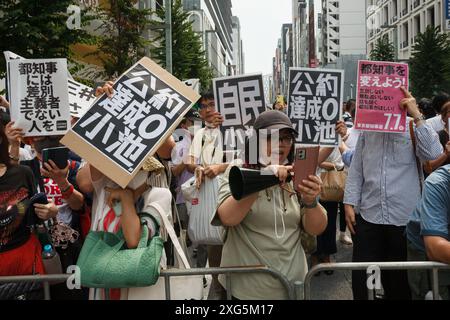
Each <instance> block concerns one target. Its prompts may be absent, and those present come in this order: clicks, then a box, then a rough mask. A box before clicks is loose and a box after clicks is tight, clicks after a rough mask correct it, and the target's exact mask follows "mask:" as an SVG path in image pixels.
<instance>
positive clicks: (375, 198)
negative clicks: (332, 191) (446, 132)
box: [344, 124, 443, 226]
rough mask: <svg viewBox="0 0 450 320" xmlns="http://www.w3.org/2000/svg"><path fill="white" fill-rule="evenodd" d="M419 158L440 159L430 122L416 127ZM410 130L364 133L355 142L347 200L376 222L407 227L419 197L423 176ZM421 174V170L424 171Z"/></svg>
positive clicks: (346, 202)
mask: <svg viewBox="0 0 450 320" xmlns="http://www.w3.org/2000/svg"><path fill="white" fill-rule="evenodd" d="M414 131H415V134H416V140H417V157H418V158H419V159H420V160H421V161H426V160H433V159H436V158H438V157H439V156H440V155H441V154H442V152H443V149H442V146H441V144H440V142H439V138H438V136H437V134H436V132H434V130H433V129H432V128H431V127H430V126H429V125H427V124H423V125H421V126H420V127H418V128H415V129H414ZM413 150H414V149H413V145H412V142H411V138H410V134H409V131H407V132H405V133H379V132H363V133H362V134H361V136H360V138H359V141H358V144H357V145H356V150H355V154H354V156H353V160H352V163H351V166H350V170H349V175H348V178H347V183H346V187H345V197H344V203H345V204H349V205H353V206H355V207H358V210H359V211H360V212H359V213H360V214H361V216H362V217H363V218H364V220H366V221H368V222H370V223H373V224H384V225H395V226H405V225H406V223H407V222H408V218H409V216H410V214H411V213H412V212H413V210H414V208H415V205H416V201H417V200H418V199H419V198H420V179H421V178H419V172H418V169H417V165H416V158H415V156H414V151H413ZM421 174H422V172H421Z"/></svg>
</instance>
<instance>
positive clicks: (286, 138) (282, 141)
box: [278, 136, 294, 146]
mask: <svg viewBox="0 0 450 320" xmlns="http://www.w3.org/2000/svg"><path fill="white" fill-rule="evenodd" d="M278 140H279V141H280V144H284V145H287V146H292V144H293V143H294V138H293V137H292V136H284V137H279V139H278Z"/></svg>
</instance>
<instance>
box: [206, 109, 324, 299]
mask: <svg viewBox="0 0 450 320" xmlns="http://www.w3.org/2000/svg"><path fill="white" fill-rule="evenodd" d="M254 129H255V131H256V133H257V142H258V148H257V149H258V154H257V155H256V156H255V155H251V154H249V150H251V148H246V161H245V162H246V163H242V161H241V160H236V161H234V162H233V163H232V164H231V165H230V166H229V168H228V169H227V171H226V172H225V174H224V175H223V177H222V179H221V181H220V185H219V199H218V200H219V201H218V203H219V204H218V207H217V212H216V214H215V216H214V218H213V220H212V224H213V225H223V226H224V227H226V232H227V234H226V240H225V243H224V247H223V253H222V263H221V267H230V266H254V265H266V266H268V267H270V268H272V269H274V270H277V271H278V272H280V273H282V274H283V275H285V276H286V277H287V278H288V279H289V281H292V282H293V281H303V280H304V277H305V275H306V273H307V272H308V265H307V261H306V256H305V252H304V248H303V247H302V243H301V229H300V228H303V229H304V230H305V231H306V232H307V233H308V234H310V235H313V236H314V235H319V234H321V233H322V232H323V231H324V230H325V228H326V225H327V216H326V212H325V210H324V209H323V208H322V206H321V205H320V204H319V203H318V200H317V197H318V196H319V194H320V191H321V184H322V182H321V180H320V178H319V177H317V176H315V175H309V176H308V177H307V178H306V179H303V180H302V181H301V183H300V184H299V185H297V186H295V190H296V191H297V192H298V193H297V192H296V191H294V184H293V183H292V181H291V180H289V179H288V177H289V176H290V175H291V173H292V172H293V166H292V162H293V160H294V151H295V144H294V143H295V136H296V135H297V132H296V131H295V130H294V129H293V127H292V124H291V121H290V120H289V118H288V117H287V116H286V115H285V114H284V113H281V112H279V111H275V110H270V111H266V112H263V113H262V114H261V115H260V116H259V117H258V118H257V119H256V121H255V124H254ZM264 129H265V130H266V131H265V130H264ZM264 131H265V132H266V133H268V134H264ZM273 139H278V141H275V142H274V141H272V140H273ZM262 146H265V147H266V149H265V148H264V147H262ZM262 150H263V151H264V150H267V151H266V152H263V151H262ZM251 159H258V160H257V163H251V162H252V160H251ZM234 166H238V167H246V168H251V169H258V170H261V171H265V172H266V173H267V174H270V173H272V174H275V175H276V176H277V177H278V179H279V182H280V184H277V185H275V186H272V187H269V188H266V189H264V190H262V191H258V192H253V193H251V194H249V195H247V196H245V197H243V198H242V199H241V200H236V199H235V198H234V197H233V196H232V191H231V188H230V181H231V180H230V179H229V177H230V171H231V170H232V168H233V167H234ZM314 171H315V170H313V171H312V172H314ZM262 178H264V176H263V175H261V179H262ZM288 180H289V182H288ZM296 194H297V195H296ZM229 276H230V277H231V295H232V296H233V297H234V298H236V299H251V300H254V299H286V297H287V293H286V292H285V289H284V287H283V286H282V285H281V283H279V281H278V280H276V279H274V278H273V277H271V276H268V275H265V274H256V273H255V274H233V275H229ZM219 279H220V282H221V283H222V285H223V286H225V279H224V277H219Z"/></svg>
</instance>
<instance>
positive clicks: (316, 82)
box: [288, 68, 344, 147]
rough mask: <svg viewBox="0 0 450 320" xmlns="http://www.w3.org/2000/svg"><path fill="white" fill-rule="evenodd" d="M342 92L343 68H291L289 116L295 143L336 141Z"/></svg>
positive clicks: (316, 144)
mask: <svg viewBox="0 0 450 320" xmlns="http://www.w3.org/2000/svg"><path fill="white" fill-rule="evenodd" d="M343 93H344V71H343V70H326V69H311V68H290V70H289V99H288V116H289V118H290V119H291V121H292V124H293V125H294V128H295V129H296V130H297V131H298V133H299V135H298V137H297V141H296V142H297V144H300V145H310V146H319V145H320V146H331V147H335V146H338V145H339V135H338V134H337V133H336V123H337V121H338V120H339V119H340V117H341V114H342V103H343V96H344V94H343Z"/></svg>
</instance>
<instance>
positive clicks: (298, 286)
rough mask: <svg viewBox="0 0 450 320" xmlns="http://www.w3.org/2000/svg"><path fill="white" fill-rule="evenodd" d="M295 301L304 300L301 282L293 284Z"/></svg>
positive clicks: (303, 289)
mask: <svg viewBox="0 0 450 320" xmlns="http://www.w3.org/2000/svg"><path fill="white" fill-rule="evenodd" d="M294 291H295V299H297V300H305V286H304V283H303V282H302V281H295V282H294Z"/></svg>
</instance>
